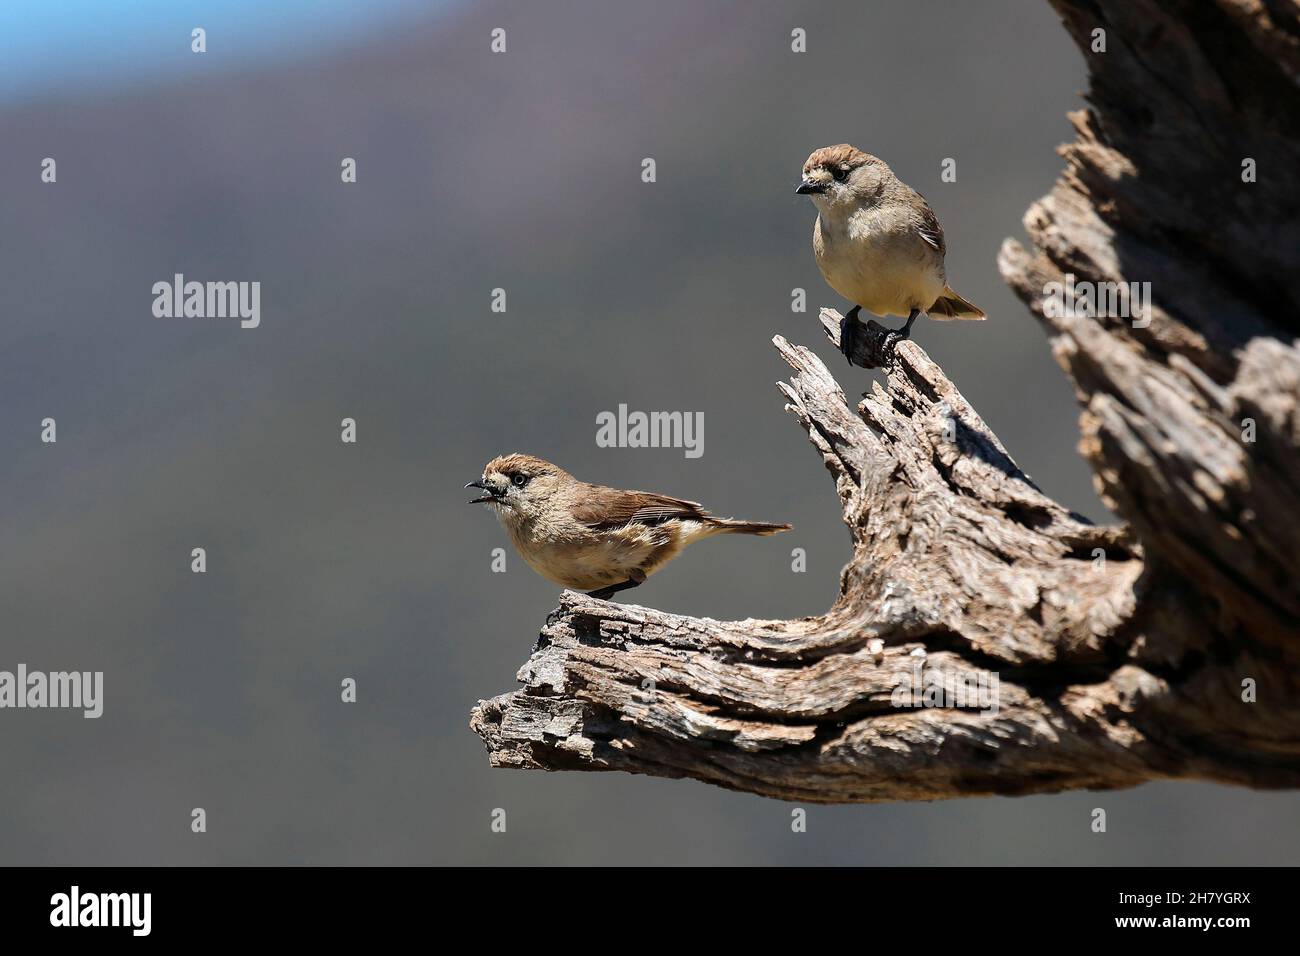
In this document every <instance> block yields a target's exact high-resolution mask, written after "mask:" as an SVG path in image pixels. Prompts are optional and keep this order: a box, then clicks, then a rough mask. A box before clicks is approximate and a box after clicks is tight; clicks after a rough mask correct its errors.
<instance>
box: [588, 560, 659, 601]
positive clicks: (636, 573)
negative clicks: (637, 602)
mask: <svg viewBox="0 0 1300 956" xmlns="http://www.w3.org/2000/svg"><path fill="white" fill-rule="evenodd" d="M645 579H646V573H645V572H644V571H642V570H641V569H640V568H633V569H632V570H631V571H629V572H628V576H627V580H626V581H621V582H620V583H618V584H611V585H609V586H608V587H603V588H597V589H596V590H595V591H588V592H587V597H594V598H596V599H598V600H601V601H608V600H609V599H610V598H612V597H613V596H614V595H615V594H617V593H618V592H619V591H629V590H631V589H632V588H635V587H640V586H641V585H642V584H643V583H644V582H645Z"/></svg>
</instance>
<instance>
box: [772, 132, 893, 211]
mask: <svg viewBox="0 0 1300 956" xmlns="http://www.w3.org/2000/svg"><path fill="white" fill-rule="evenodd" d="M890 175H891V174H890V171H889V167H888V166H886V165H885V164H884V162H883V161H881V160H879V159H877V158H876V157H875V156H872V155H871V154H870V153H864V152H863V151H862V150H860V149H858V148H857V147H855V146H850V145H849V144H848V143H841V144H840V145H838V146H823V147H822V148H821V149H816V150H813V153H812V155H811V156H809V157H808V159H807V161H806V162H805V163H804V164H803V179H802V181H801V182H800V183H799V185H798V187H796V188H795V192H797V193H799V194H800V195H801V196H808V197H809V198H810V199H812V201H813V202H814V203H816V204H817V208H818V209H822V210H826V211H831V210H835V209H845V210H847V209H853V208H856V207H858V206H861V205H863V204H866V203H870V202H874V201H875V200H876V198H878V197H879V195H880V192H881V190H882V188H883V187H884V184H885V181H886V180H887V178H888V177H889V176H890Z"/></svg>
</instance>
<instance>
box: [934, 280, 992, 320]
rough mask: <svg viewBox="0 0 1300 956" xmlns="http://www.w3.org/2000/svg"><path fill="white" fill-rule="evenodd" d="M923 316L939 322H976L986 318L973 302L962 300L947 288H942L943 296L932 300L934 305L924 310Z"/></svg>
mask: <svg viewBox="0 0 1300 956" xmlns="http://www.w3.org/2000/svg"><path fill="white" fill-rule="evenodd" d="M925 314H926V315H928V316H929V317H930V318H932V319H938V320H939V321H941V322H946V321H948V320H949V319H975V320H977V321H978V320H980V319H984V318H987V316H985V314H984V310H983V309H981V308H980V307H979V306H978V305H976V304H975V303H974V302H971V301H969V300H967V299H963V298H962V297H961V296H959V295H958V294H957V293H956V292H953V291H952V289H949V288H948V287H947V286H944V288H943V295H941V296H939V298H937V299H935V300H934V305H932V306H930V308H928V309H926V310H925Z"/></svg>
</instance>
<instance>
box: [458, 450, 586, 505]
mask: <svg viewBox="0 0 1300 956" xmlns="http://www.w3.org/2000/svg"><path fill="white" fill-rule="evenodd" d="M571 481H573V476H572V475H570V474H569V473H568V472H567V471H565V470H564V469H563V468H561V467H559V466H558V465H552V464H551V463H550V462H549V461H543V460H542V459H541V458H534V457H533V456H532V455H521V454H514V455H502V456H500V457H499V458H493V459H492V460H491V461H490V462H488V463H487V464H486V465H485V466H484V467H483V477H482V478H480V479H479V480H478V481H471V482H470V483H469V484H467V485H466V486H465V487H466V488H478V489H480V490H481V491H482V492H483V494H481V495H479V496H478V497H477V498H473V499H471V500H470V504H472V505H473V504H489V505H492V506H493V508H494V509H495V510H496V513H497V516H498V517H500V518H501V520H502V521H507V520H509V521H520V520H527V519H530V518H536V517H538V516H539V515H540V514H542V513H543V512H544V511H546V509H547V507H548V506H549V505H550V504H551V503H552V501H553V500H554V497H555V494H556V492H558V491H559V490H560V489H561V488H562V487H564V486H565V485H567V484H568V483H569V482H571Z"/></svg>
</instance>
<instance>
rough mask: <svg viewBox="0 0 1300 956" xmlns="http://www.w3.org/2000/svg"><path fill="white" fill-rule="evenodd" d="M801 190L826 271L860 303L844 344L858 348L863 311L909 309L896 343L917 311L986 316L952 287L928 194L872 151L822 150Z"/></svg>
mask: <svg viewBox="0 0 1300 956" xmlns="http://www.w3.org/2000/svg"><path fill="white" fill-rule="evenodd" d="M795 192H796V193H799V194H801V195H806V196H810V197H811V198H812V201H813V203H815V204H816V206H817V222H816V223H815V224H814V225H813V252H814V253H815V254H816V256H817V265H818V267H819V268H820V269H821V273H822V277H823V278H824V279H825V280H826V282H827V283H828V284H829V285H830V287H831V288H832V289H834V290H835V291H836V292H838V293H839V294H840V295H842V296H844V298H846V299H848V300H849V301H851V302H852V303H853V308H851V309H849V311H848V313H847V314H846V315H845V316H844V323H843V325H842V327H841V330H840V350H841V351H842V352H843V353H844V355H845V357H850V361H851V360H852V359H851V356H852V354H853V333H854V332H855V330H856V328H857V326H858V311H859V310H861V309H866V310H867V311H868V312H874V313H875V314H876V315H905V316H907V324H906V325H904V326H903V327H902V328H901V329H897V330H894V331H892V332H890V333H889V335H888V336H887V338H886V347H887V348H892V347H893V345H894V344H896V343H897V342H898V341H899V340H901V339H906V338H909V337H910V336H911V334H912V323H913V322H915V321H916V317H917V316H918V315H921V314H923V313H924V314H926V315H928V316H929V317H930V318H932V319H945V320H946V319H982V318H984V311H983V310H982V309H980V308H978V307H977V306H975V305H973V304H971V303H970V302H968V301H967V300H966V299H964V298H962V297H961V296H959V295H958V294H957V293H956V292H953V291H952V289H950V288H949V287H948V278H947V275H946V274H945V272H944V265H943V259H944V255H945V254H946V253H947V246H946V245H945V244H944V240H943V229H942V228H941V227H940V225H939V220H938V219H937V218H935V215H934V210H933V209H931V208H930V204H929V203H927V202H926V201H925V197H924V196H922V195H921V194H920V193H918V192H917V191H916V190H914V189H912V187H910V186H908V185H907V184H906V183H904V182H903V181H902V180H900V179H899V178H898V177H897V176H895V175H894V173H893V170H891V169H890V168H889V167H888V166H886V165H885V163H884V161H883V160H880V159H877V158H876V157H875V156H872V155H871V154H869V153H864V152H863V151H862V150H860V149H857V148H856V147H853V146H850V145H848V144H847V143H842V144H840V145H839V146H826V147H823V148H822V149H818V150H815V151H814V152H813V154H812V155H811V156H809V157H808V161H807V162H806V163H804V164H803V181H802V182H800V183H799V186H798V188H796V189H795Z"/></svg>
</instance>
